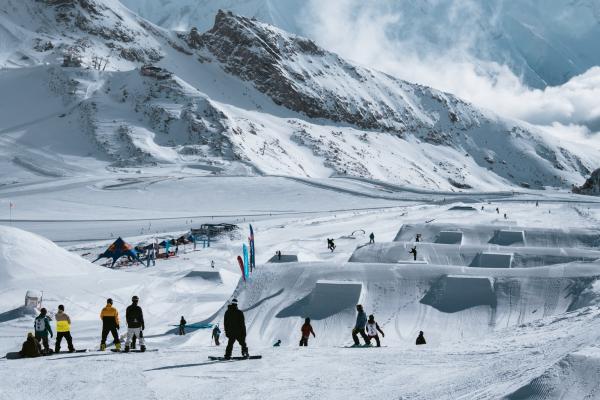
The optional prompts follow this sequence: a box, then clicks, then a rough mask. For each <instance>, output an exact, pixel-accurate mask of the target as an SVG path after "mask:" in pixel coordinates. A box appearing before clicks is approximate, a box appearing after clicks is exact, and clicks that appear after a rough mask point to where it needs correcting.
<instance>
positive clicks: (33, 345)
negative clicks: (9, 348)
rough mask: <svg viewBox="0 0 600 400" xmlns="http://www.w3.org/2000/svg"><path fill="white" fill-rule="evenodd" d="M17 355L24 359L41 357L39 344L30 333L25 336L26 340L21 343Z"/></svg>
mask: <svg viewBox="0 0 600 400" xmlns="http://www.w3.org/2000/svg"><path fill="white" fill-rule="evenodd" d="M19 354H20V355H21V357H25V358H33V357H39V356H41V355H42V349H41V348H40V343H39V342H38V341H37V340H36V339H35V337H34V336H33V333H32V332H29V333H28V334H27V340H25V341H24V342H23V346H22V347H21V351H19Z"/></svg>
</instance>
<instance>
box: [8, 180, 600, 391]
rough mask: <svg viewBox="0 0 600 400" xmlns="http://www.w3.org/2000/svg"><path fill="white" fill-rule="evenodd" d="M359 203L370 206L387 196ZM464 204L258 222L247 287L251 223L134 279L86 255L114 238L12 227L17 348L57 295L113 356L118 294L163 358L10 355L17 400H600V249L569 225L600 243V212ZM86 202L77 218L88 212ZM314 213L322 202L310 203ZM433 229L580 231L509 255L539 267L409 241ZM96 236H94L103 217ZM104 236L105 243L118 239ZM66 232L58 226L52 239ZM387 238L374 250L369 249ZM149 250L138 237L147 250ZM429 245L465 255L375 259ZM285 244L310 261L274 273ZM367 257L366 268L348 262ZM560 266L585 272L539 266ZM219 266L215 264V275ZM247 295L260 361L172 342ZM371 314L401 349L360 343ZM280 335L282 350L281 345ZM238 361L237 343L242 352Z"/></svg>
mask: <svg viewBox="0 0 600 400" xmlns="http://www.w3.org/2000/svg"><path fill="white" fill-rule="evenodd" d="M248 187H249V190H252V189H251V186H248ZM481 196H483V197H484V196H485V195H484V194H482V195H481ZM559 196H562V195H559ZM107 199H110V198H108V197H107ZM276 199H278V198H277V195H276V191H274V192H273V199H272V200H271V206H272V207H273V208H277V207H278V205H279V204H278V203H277V201H279V200H276ZM282 199H283V200H282V201H285V200H284V199H285V197H283V198H282ZM357 199H358V200H359V202H360V203H361V205H362V206H363V207H365V208H367V207H368V206H369V205H371V204H374V201H375V200H369V199H368V198H365V197H363V196H361V197H357ZM490 199H491V197H490ZM514 200H516V199H514ZM157 205H161V204H157ZM455 205H456V204H448V202H438V201H432V202H429V203H426V202H421V203H419V202H416V201H415V202H414V203H413V202H411V203H403V204H402V205H401V206H399V207H397V208H381V209H377V208H374V209H370V210H367V209H364V210H362V211H358V210H353V211H345V212H343V211H338V212H335V213H327V212H324V211H323V212H319V213H315V214H295V215H273V216H271V217H261V218H260V219H259V218H256V219H252V218H250V217H248V220H247V221H246V222H252V223H253V225H254V227H255V234H256V238H257V250H258V253H257V260H258V264H259V265H258V267H257V270H256V271H255V273H254V274H252V275H251V277H250V278H249V280H248V282H244V281H243V280H240V276H239V272H238V271H239V268H238V267H237V265H235V264H234V263H233V261H234V260H235V256H236V255H237V254H239V251H240V247H241V243H242V241H243V240H244V237H245V236H246V234H247V232H246V230H247V226H246V224H244V223H242V222H240V227H241V228H242V230H241V232H240V234H239V235H238V236H237V237H233V238H226V239H223V240H220V241H217V242H215V243H213V245H212V246H211V248H210V249H199V250H198V251H192V249H191V247H187V248H182V249H180V254H179V256H178V257H177V258H173V259H170V260H168V261H166V260H159V262H158V263H157V265H156V267H151V268H147V269H146V268H140V267H132V268H123V269H120V270H108V269H105V268H103V267H101V266H100V265H96V264H90V263H89V261H86V260H89V259H91V258H93V256H94V254H97V253H98V252H100V251H102V250H103V249H104V248H105V247H106V245H107V244H108V243H109V242H108V241H106V240H104V241H98V242H90V243H82V244H78V245H76V246H73V247H70V249H71V250H72V251H71V252H68V251H67V250H65V249H62V248H60V247H58V246H56V245H54V244H52V243H51V242H49V241H47V240H45V239H43V238H41V237H39V236H37V235H35V234H31V233H27V232H24V231H21V230H18V229H15V228H10V227H2V228H1V233H2V235H1V237H2V240H0V271H2V274H3V275H2V276H3V277H5V276H8V277H9V278H8V279H2V281H1V282H0V353H2V354H4V353H6V352H8V351H15V350H18V347H19V346H20V344H21V342H22V341H23V340H24V337H25V333H26V332H27V331H28V330H30V327H31V326H32V323H33V317H32V316H30V315H27V314H24V313H22V314H19V312H15V310H18V309H19V307H21V306H22V303H23V300H24V294H25V292H26V291H27V290H30V289H34V290H43V291H44V305H45V306H46V307H48V308H49V309H50V310H52V311H54V310H55V309H56V307H57V305H58V304H64V305H65V307H66V310H67V313H69V314H70V316H71V318H72V319H73V327H72V330H73V334H74V339H75V346H76V347H78V348H90V349H95V348H97V346H98V345H99V334H100V320H99V319H98V313H99V311H100V309H101V307H102V306H103V304H104V301H105V299H106V297H112V298H113V299H115V304H116V306H117V309H118V310H119V311H120V313H121V314H122V316H123V314H124V312H125V307H126V306H127V304H129V298H130V297H131V296H132V295H133V294H136V295H138V296H140V305H141V306H142V307H143V308H144V313H145V316H146V319H147V323H146V324H147V331H146V332H145V334H146V335H145V336H146V339H147V342H148V346H149V347H150V348H157V349H158V350H159V351H158V352H155V353H146V354H116V353H112V352H107V353H99V352H91V353H84V354H76V355H69V354H64V355H63V354H59V355H54V356H51V357H47V358H43V359H35V360H18V361H7V360H0V382H2V385H0V399H4V398H7V399H17V400H20V399H28V398H30V397H29V396H30V393H32V392H33V393H37V392H38V391H41V392H43V393H44V394H45V396H48V397H51V398H52V397H61V398H64V397H68V398H73V399H86V400H89V399H109V398H110V399H114V398H149V399H182V398H183V399H185V398H207V399H230V398H239V399H257V398H266V399H297V398H322V399H340V398H345V397H357V396H358V397H361V398H366V399H384V398H385V399H388V398H390V399H446V398H461V399H462V398H464V399H498V398H510V399H529V398H535V399H558V398H586V396H587V398H596V397H598V394H597V393H598V390H599V388H598V384H597V382H596V380H595V379H590V377H591V376H592V372H591V371H595V370H597V369H598V368H600V358H599V355H598V350H597V348H596V347H595V346H596V343H597V340H598V337H599V336H600V334H597V333H596V332H600V310H599V308H598V306H597V304H598V298H599V296H600V286H598V284H597V277H598V276H600V263H599V262H598V261H596V260H593V259H594V257H595V256H596V250H595V249H594V248H593V247H587V248H584V247H581V246H580V244H581V243H580V242H578V241H579V240H580V239H575V237H576V236H577V235H576V232H575V231H574V230H573V229H571V230H570V231H569V230H568V229H566V228H575V227H576V228H577V229H578V230H586V229H587V230H588V231H589V232H592V233H593V228H594V226H595V225H596V224H597V222H598V219H599V217H600V212H599V211H600V209H599V208H598V207H597V206H595V204H584V203H581V204H577V203H570V202H561V201H560V200H559V199H558V198H554V199H553V201H552V202H551V203H541V205H540V207H539V208H536V207H535V205H534V204H533V202H530V201H510V202H493V204H492V205H488V204H487V201H485V208H486V210H484V211H483V212H481V211H479V209H480V206H481V204H480V203H473V207H474V208H476V209H477V211H476V212H471V213H470V215H469V218H468V219H466V218H465V214H464V211H456V210H450V209H451V208H452V207H454V206H455ZM496 206H498V207H500V208H501V212H502V213H504V212H507V213H508V214H509V216H510V220H509V221H508V222H507V221H505V220H504V219H503V218H498V215H497V214H496V212H495V211H494V208H495V207H496ZM74 207H75V209H73V210H71V212H73V213H79V212H81V211H80V210H78V209H77V206H76V205H75V206H74ZM310 207H315V205H314V203H313V204H311V203H307V204H306V208H305V209H306V210H307V211H308V210H309V209H310ZM315 209H317V210H318V208H316V207H315V208H313V210H315ZM213 210H214V208H213ZM299 210H300V211H302V210H303V208H302V207H300V208H299ZM549 210H550V211H551V215H552V218H549V217H548V215H549V213H548V211H549ZM208 211H212V210H211V209H210V208H209V209H208ZM29 212H33V208H32V209H31V211H29ZM56 213H57V216H58V217H60V215H59V214H58V213H59V211H58V210H57V211H56ZM90 216H91V217H94V216H96V215H93V214H92V215H90ZM98 219H100V218H98ZM251 219H252V221H251ZM431 219H435V222H432V223H435V224H441V225H442V226H443V229H445V230H448V229H449V228H448V226H449V225H452V226H453V229H459V228H460V229H463V230H464V231H467V228H468V227H471V228H473V227H475V228H473V229H478V228H476V227H479V226H487V227H495V229H496V230H503V229H506V227H507V224H508V225H510V226H511V227H521V228H522V229H523V230H524V232H525V235H526V236H525V237H527V232H528V231H532V230H533V231H535V232H539V235H543V232H544V230H547V233H548V238H550V237H556V235H555V234H554V233H553V231H552V230H551V227H557V226H559V227H561V229H563V228H564V231H565V232H567V233H565V235H566V236H564V242H563V246H564V248H563V250H564V251H563V250H560V249H558V248H556V249H555V248H552V247H543V246H541V245H540V244H539V243H538V244H535V246H537V247H528V246H524V245H518V246H500V247H499V246H497V245H493V246H494V248H495V251H498V252H510V253H511V254H513V253H514V254H530V255H532V256H535V260H536V263H534V265H525V266H526V267H527V268H520V267H519V266H518V263H517V266H515V265H513V266H512V268H478V267H474V266H469V260H468V257H462V258H461V257H458V256H450V255H451V254H452V253H454V252H456V253H457V254H464V253H465V252H466V253H468V254H471V255H473V254H475V253H478V252H480V251H483V250H485V251H490V250H489V248H488V246H492V245H488V244H484V243H479V244H477V243H472V244H468V245H458V244H455V245H450V244H435V243H414V242H412V241H411V240H412V239H411V238H409V237H407V238H406V239H402V240H407V241H406V242H403V241H394V239H395V238H396V237H397V236H398V234H399V232H402V229H406V227H409V226H413V227H414V226H419V227H420V228H419V229H420V230H422V233H423V236H424V240H426V241H433V239H432V238H433V237H435V235H434V236H432V237H429V236H427V234H426V231H425V227H428V228H427V229H438V228H429V227H432V226H433V225H431V224H432V223H429V224H425V221H429V220H431ZM88 224H89V225H90V227H91V229H94V228H93V226H94V224H95V222H88ZM98 224H99V225H98V227H97V228H96V229H98V231H99V232H107V229H110V227H109V228H106V227H105V226H104V227H103V225H102V222H98ZM66 227H68V224H67V223H63V222H60V218H57V221H56V222H54V228H53V229H54V230H56V231H59V230H60V229H65V230H68V228H66ZM184 229H185V228H184V227H182V228H181V230H184ZM440 229H441V228H440ZM363 231H364V233H363ZM371 231H372V232H374V233H375V235H376V244H375V245H368V244H367V242H368V234H369V233H370V232H371ZM493 231H494V229H492V230H491V231H490V232H491V235H492V236H493ZM490 232H488V231H485V230H483V229H482V230H480V232H479V233H478V235H476V236H479V237H486V238H487V237H488V236H489V233H490ZM569 232H570V233H571V234H573V236H570V235H569ZM168 234H169V233H159V234H153V236H154V235H158V236H161V235H168ZM174 234H175V232H173V235H174ZM161 237H162V236H161ZM327 237H333V238H334V239H335V241H336V245H337V248H336V251H335V252H333V253H331V252H329V251H327V249H326V248H325V238H327ZM411 237H412V235H411ZM148 238H150V237H149V236H147V235H141V236H139V237H130V238H126V239H128V240H130V242H133V243H136V242H137V241H141V240H146V239H148ZM487 240H489V238H488V239H487ZM386 242H387V243H386ZM415 244H416V245H417V246H418V248H419V249H422V252H421V253H420V254H421V255H422V256H427V254H433V253H432V250H431V249H436V251H437V252H438V255H439V253H440V251H439V248H442V247H443V249H444V252H445V253H446V254H447V255H448V256H447V257H441V258H440V259H445V260H448V261H447V262H437V261H436V262H434V261H433V260H425V261H428V262H425V263H424V262H420V263H416V264H415V263H412V262H406V261H401V262H398V261H388V260H382V259H378V260H375V261H374V260H369V257H370V255H373V256H374V258H376V257H375V255H376V254H378V253H379V251H378V250H377V249H381V248H386V247H391V248H394V246H401V247H402V248H404V246H405V245H406V246H413V245H415ZM573 244H574V246H573V247H571V246H572V245H573ZM370 246H372V247H370ZM357 248H358V250H357ZM276 250H282V252H283V254H294V255H296V256H297V257H298V260H299V261H298V262H291V263H286V262H284V263H266V262H267V261H268V260H269V259H270V258H271V257H272V256H273V254H274V253H275V251H276ZM371 250H372V251H371ZM428 251H429V253H428ZM73 253H76V254H77V253H78V254H85V256H84V258H80V257H78V256H76V255H75V254H73ZM87 253H90V254H87ZM359 253H360V254H361V257H363V258H364V259H363V260H360V261H357V262H353V261H349V260H350V259H351V257H355V256H356V254H359ZM559 254H561V255H562V256H564V257H574V258H582V260H579V259H577V260H575V261H574V262H567V263H566V264H565V263H552V264H551V265H547V266H540V265H538V264H540V263H541V264H543V263H545V262H546V261H548V260H551V257H553V256H556V255H559ZM514 257H516V256H514ZM583 258H585V260H583ZM211 260H214V261H215V264H216V267H217V268H215V270H212V269H210V267H209V265H210V261H211ZM382 261H383V262H382ZM438 261H439V260H438ZM563 261H565V260H563ZM566 261H572V260H566ZM461 263H462V264H461ZM452 264H458V265H452ZM31 271H35V272H36V276H33V277H32V276H31ZM49 275H51V276H52V277H49ZM234 296H235V297H237V298H238V300H239V302H240V308H241V309H243V310H245V314H246V321H247V327H248V344H249V347H250V353H251V354H262V355H263V358H262V359H261V360H252V361H238V362H230V363H227V362H213V361H209V360H208V356H209V355H222V353H223V352H224V348H223V347H220V348H216V347H215V346H214V345H213V344H212V343H211V339H210V330H204V329H198V330H192V331H190V332H189V333H188V335H186V336H183V337H180V336H176V335H173V334H172V332H173V329H174V326H173V325H174V324H176V323H177V321H178V320H179V317H180V316H181V315H184V316H185V317H186V319H187V321H188V323H190V324H197V323H200V322H202V323H206V322H209V323H219V324H221V325H222V322H223V319H222V316H223V310H224V307H225V305H226V304H227V302H228V300H230V299H231V298H232V297H234ZM357 302H360V303H362V304H363V305H364V306H365V309H366V312H367V313H369V314H370V313H374V314H375V315H376V318H377V321H378V322H379V323H380V325H381V327H382V328H383V330H384V332H385V333H386V336H385V338H383V340H382V341H383V345H384V346H386V347H383V348H380V349H377V348H373V349H363V348H359V349H346V348H343V346H346V345H349V344H351V338H350V329H351V327H352V325H353V322H354V318H355V312H354V305H355V304H356V303H357ZM307 314H310V316H312V318H313V326H314V329H315V332H316V335H317V337H316V338H312V337H311V339H310V341H309V347H308V348H302V349H301V348H298V347H297V342H298V339H299V328H300V325H301V323H302V320H303V317H304V316H305V315H307ZM122 325H123V324H122ZM419 330H423V331H424V332H425V337H426V339H427V341H428V344H427V345H426V346H422V347H416V346H414V340H415V338H416V335H417V333H418V331H419ZM124 332H125V330H124V329H121V334H123V333H124ZM278 339H280V340H282V347H278V348H274V347H272V344H273V342H275V341H276V340H278ZM51 343H53V342H52V341H51ZM238 352H239V348H236V349H235V350H234V354H237V353H238ZM24 388H26V389H24ZM561 396H562V397H561Z"/></svg>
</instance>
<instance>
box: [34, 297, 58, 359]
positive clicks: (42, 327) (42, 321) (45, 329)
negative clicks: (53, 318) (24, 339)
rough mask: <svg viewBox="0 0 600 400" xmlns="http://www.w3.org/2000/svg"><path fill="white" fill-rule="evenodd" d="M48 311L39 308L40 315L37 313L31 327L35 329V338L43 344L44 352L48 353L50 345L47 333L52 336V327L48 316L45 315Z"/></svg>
mask: <svg viewBox="0 0 600 400" xmlns="http://www.w3.org/2000/svg"><path fill="white" fill-rule="evenodd" d="M47 313H48V311H46V309H45V308H42V309H41V310H40V315H38V316H37V317H36V319H35V321H34V322H33V327H34V329H35V339H36V340H37V341H38V343H39V342H42V343H43V344H44V353H45V354H48V353H49V352H50V345H49V344H48V335H50V337H53V336H54V334H53V333H52V328H51V327H50V318H48V316H47V315H46V314H47Z"/></svg>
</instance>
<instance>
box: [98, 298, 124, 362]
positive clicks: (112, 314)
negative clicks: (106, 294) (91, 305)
mask: <svg viewBox="0 0 600 400" xmlns="http://www.w3.org/2000/svg"><path fill="white" fill-rule="evenodd" d="M100 319H101V320H102V340H101V341H100V351H104V350H106V338H107V337H108V334H109V333H111V334H112V337H113V340H114V342H115V348H116V349H117V351H120V350H121V341H120V340H119V328H120V326H119V312H118V311H117V309H116V308H114V307H113V301H112V299H107V300H106V306H105V307H104V308H103V309H102V311H100Z"/></svg>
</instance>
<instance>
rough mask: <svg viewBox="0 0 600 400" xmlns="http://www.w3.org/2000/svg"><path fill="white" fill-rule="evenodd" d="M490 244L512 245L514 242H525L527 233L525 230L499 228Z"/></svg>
mask: <svg viewBox="0 0 600 400" xmlns="http://www.w3.org/2000/svg"><path fill="white" fill-rule="evenodd" d="M489 243H490V244H497V245H499V246H512V245H513V244H523V245H524V244H525V233H524V232H523V231H505V230H499V231H496V232H495V233H494V236H493V237H492V238H491V239H490V241H489Z"/></svg>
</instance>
